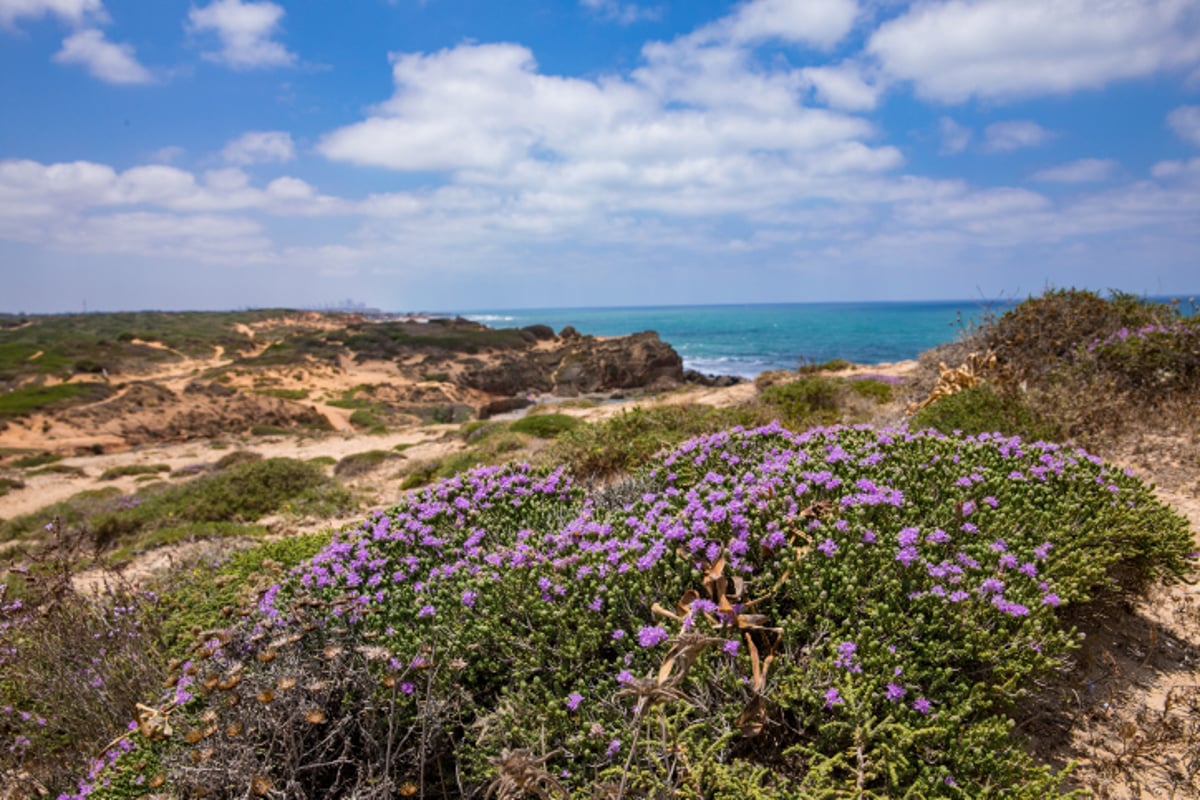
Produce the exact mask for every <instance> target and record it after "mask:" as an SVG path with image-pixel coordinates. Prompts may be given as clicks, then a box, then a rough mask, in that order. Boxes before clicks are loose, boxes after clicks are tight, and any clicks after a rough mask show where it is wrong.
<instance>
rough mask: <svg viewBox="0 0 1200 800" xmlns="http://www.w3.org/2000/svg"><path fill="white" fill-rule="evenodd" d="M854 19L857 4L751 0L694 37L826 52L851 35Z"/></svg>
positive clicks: (834, 0) (825, 0)
mask: <svg viewBox="0 0 1200 800" xmlns="http://www.w3.org/2000/svg"><path fill="white" fill-rule="evenodd" d="M857 16H858V3H857V2H856V0H804V2H795V0H751V2H748V3H743V4H742V5H741V6H739V7H738V8H737V10H736V11H734V12H733V14H731V15H729V16H727V17H724V18H723V19H720V20H718V21H717V22H715V23H713V24H711V25H708V26H706V27H704V28H701V29H700V30H699V31H697V32H696V33H695V34H693V36H694V37H695V38H697V39H700V40H723V41H729V42H732V43H734V44H745V43H751V42H760V41H766V40H771V39H777V40H782V41H786V42H795V43H800V44H808V45H812V46H814V47H820V48H828V47H833V46H834V45H835V44H837V43H838V42H840V41H841V40H842V39H843V38H844V37H845V36H846V34H848V33H849V32H850V29H851V28H853V27H854V20H855V18H856V17H857Z"/></svg>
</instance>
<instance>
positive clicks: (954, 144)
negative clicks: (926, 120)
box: [938, 117, 974, 155]
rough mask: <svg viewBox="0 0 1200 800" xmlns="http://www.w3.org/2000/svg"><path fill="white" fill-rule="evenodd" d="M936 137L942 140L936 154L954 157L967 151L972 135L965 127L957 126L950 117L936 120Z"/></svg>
mask: <svg viewBox="0 0 1200 800" xmlns="http://www.w3.org/2000/svg"><path fill="white" fill-rule="evenodd" d="M938 135H939V136H940V137H941V140H942V144H941V147H940V148H939V150H938V152H940V153H941V154H942V155H954V154H956V153H961V152H962V151H963V150H966V149H967V145H969V144H970V143H971V138H972V136H973V135H974V134H973V133H972V132H971V129H970V128H968V127H967V126H965V125H959V124H958V123H957V122H955V121H954V120H952V119H950V117H942V118H941V119H940V120H938Z"/></svg>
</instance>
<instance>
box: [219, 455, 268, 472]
mask: <svg viewBox="0 0 1200 800" xmlns="http://www.w3.org/2000/svg"><path fill="white" fill-rule="evenodd" d="M262 460H263V456H262V453H256V452H254V451H253V450H234V451H233V452H232V453H226V454H225V455H223V456H221V457H220V458H218V459H217V462H216V463H215V464H213V466H212V468H213V471H214V472H223V471H224V470H227V469H231V468H233V467H237V466H240V465H242V464H252V463H254V462H255V461H262Z"/></svg>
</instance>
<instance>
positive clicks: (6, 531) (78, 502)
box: [0, 486, 121, 542]
mask: <svg viewBox="0 0 1200 800" xmlns="http://www.w3.org/2000/svg"><path fill="white" fill-rule="evenodd" d="M120 496H121V490H120V489H118V488H117V487H115V486H105V487H104V488H103V489H88V490H86V491H82V492H79V493H77V494H74V495H72V496H71V497H69V498H67V499H66V500H63V501H61V502H59V503H53V504H51V505H49V506H46V507H45V508H42V509H40V510H38V511H35V512H33V513H32V514H23V515H21V516H19V517H13V518H12V519H10V520H6V521H5V522H4V523H3V524H0V541H5V542H7V541H12V540H13V539H37V538H40V534H41V532H42V529H43V528H44V527H45V526H46V525H47V524H49V523H50V522H51V520H54V519H59V520H61V522H62V525H63V527H64V528H70V529H71V530H73V531H74V530H77V529H78V528H79V527H80V526H82V525H83V523H84V521H85V520H87V519H89V518H90V517H92V516H93V515H95V514H98V513H102V512H105V511H108V510H110V509H111V508H112V507H113V504H114V503H115V502H116V499H117V498H119V497H120Z"/></svg>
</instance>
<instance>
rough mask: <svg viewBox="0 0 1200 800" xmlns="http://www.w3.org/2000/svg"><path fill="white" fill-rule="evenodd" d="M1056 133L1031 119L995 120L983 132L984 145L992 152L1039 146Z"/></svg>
mask: <svg viewBox="0 0 1200 800" xmlns="http://www.w3.org/2000/svg"><path fill="white" fill-rule="evenodd" d="M1053 136H1054V134H1052V133H1051V132H1050V131H1048V130H1046V129H1045V128H1043V127H1042V126H1041V125H1038V124H1037V123H1036V122H1031V121H1029V120H1010V121H1008V122H994V123H992V124H991V125H988V126H987V128H986V129H985V130H984V132H983V147H984V149H985V150H987V151H988V152H990V153H1007V152H1011V151H1013V150H1020V149H1021V148H1023V147H1037V146H1038V145H1040V144H1042V143H1043V142H1046V141H1048V140H1049V139H1051V138H1053Z"/></svg>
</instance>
